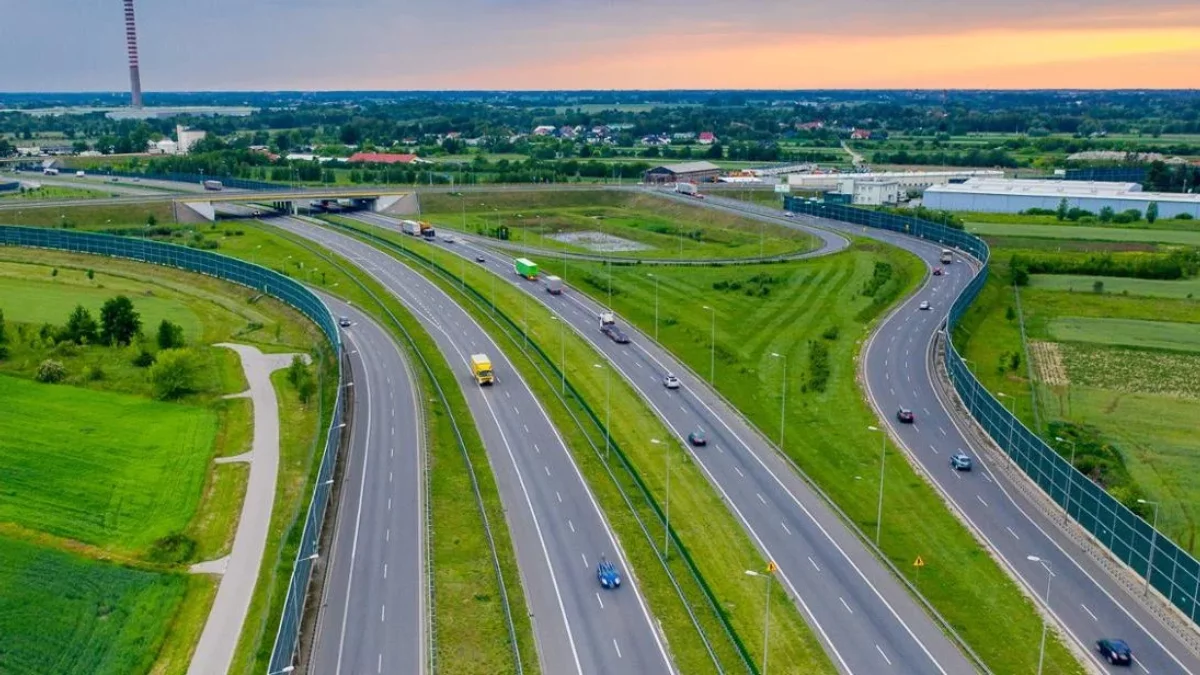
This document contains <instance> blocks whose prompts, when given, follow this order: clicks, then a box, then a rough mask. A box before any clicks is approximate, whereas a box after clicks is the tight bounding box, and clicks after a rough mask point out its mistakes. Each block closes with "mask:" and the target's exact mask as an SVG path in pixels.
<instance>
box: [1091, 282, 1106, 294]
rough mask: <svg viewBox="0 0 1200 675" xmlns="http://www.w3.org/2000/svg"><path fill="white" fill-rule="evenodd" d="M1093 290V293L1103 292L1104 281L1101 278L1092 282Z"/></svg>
mask: <svg viewBox="0 0 1200 675" xmlns="http://www.w3.org/2000/svg"><path fill="white" fill-rule="evenodd" d="M1092 292H1093V293H1103V292H1104V282H1103V281H1100V280H1099V279H1097V280H1095V281H1094V282H1092Z"/></svg>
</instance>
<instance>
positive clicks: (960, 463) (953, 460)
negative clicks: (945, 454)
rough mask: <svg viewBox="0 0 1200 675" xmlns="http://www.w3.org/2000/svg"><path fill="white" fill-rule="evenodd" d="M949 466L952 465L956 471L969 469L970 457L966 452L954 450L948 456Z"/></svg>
mask: <svg viewBox="0 0 1200 675" xmlns="http://www.w3.org/2000/svg"><path fill="white" fill-rule="evenodd" d="M950 466H952V467H954V469H955V470H956V471H970V470H971V458H970V457H968V456H967V455H966V453H963V452H956V453H954V454H953V455H951V456H950Z"/></svg>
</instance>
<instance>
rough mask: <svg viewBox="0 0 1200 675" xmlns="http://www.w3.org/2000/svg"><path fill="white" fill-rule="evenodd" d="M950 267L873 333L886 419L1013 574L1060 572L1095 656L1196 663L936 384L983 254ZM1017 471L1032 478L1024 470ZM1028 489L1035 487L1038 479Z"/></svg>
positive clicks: (1036, 591)
mask: <svg viewBox="0 0 1200 675" xmlns="http://www.w3.org/2000/svg"><path fill="white" fill-rule="evenodd" d="M709 201H710V202H713V203H715V204H719V205H721V206H722V207H724V208H732V209H736V210H739V211H744V212H751V213H755V214H757V215H761V216H764V217H770V218H772V219H773V220H776V221H778V222H788V221H790V220H791V219H786V220H785V219H784V218H781V217H780V216H781V215H782V212H781V211H779V210H778V209H771V208H769V207H765V206H757V205H750V204H744V203H736V202H734V203H731V200H724V199H713V198H712V197H711V196H710V197H709ZM798 219H801V218H799V217H798ZM802 220H804V221H805V222H806V223H808V224H811V225H816V226H819V227H822V228H829V229H832V230H836V231H840V232H845V233H853V234H855V235H860V236H866V237H870V238H872V239H877V240H880V241H884V242H886V243H888V244H891V245H893V246H897V247H899V248H902V249H904V250H906V251H909V252H911V253H913V254H915V255H917V256H919V257H920V258H921V259H922V260H923V261H925V263H926V265H928V266H929V267H930V268H932V267H934V266H937V265H938V264H939V263H938V262H937V259H938V255H939V253H940V251H941V248H940V247H939V246H938V245H936V244H931V243H929V242H927V241H924V240H921V239H919V238H916V237H910V236H906V235H902V234H898V233H894V232H889V231H885V230H876V229H868V228H863V227H861V226H857V225H851V224H848V223H843V222H840V221H833V220H827V219H818V218H807V217H806V218H802ZM946 268H947V270H948V273H947V274H946V275H945V276H941V277H935V276H932V275H930V276H929V277H927V279H926V281H925V284H924V285H923V286H922V287H921V289H920V290H919V291H917V293H916V294H915V295H913V296H912V297H911V298H909V299H908V300H907V301H906V302H905V303H903V304H902V305H901V306H900V307H899V308H898V309H897V310H896V311H895V312H894V313H893V314H892V315H890V316H889V317H888V318H886V319H885V320H884V321H883V322H882V323H881V324H880V326H879V328H878V329H877V330H876V332H875V333H874V335H873V336H872V337H871V340H870V343H869V344H868V346H867V348H866V350H865V352H864V358H863V363H862V370H863V373H864V375H865V380H866V383H867V393H868V397H869V398H870V400H871V404H872V405H873V406H874V407H875V409H876V411H877V412H878V414H879V415H880V418H881V419H883V420H884V421H885V422H887V423H888V425H889V427H890V431H891V434H892V436H893V438H894V439H896V440H897V441H898V442H899V443H900V445H901V446H902V447H903V448H904V449H905V451H906V452H907V453H908V455H909V457H910V458H912V459H913V460H915V461H916V462H917V464H918V465H920V467H921V468H922V469H923V470H924V471H925V473H926V474H927V475H928V476H929V477H930V479H931V480H932V481H933V482H934V484H935V485H936V487H937V488H938V489H939V490H940V491H941V492H942V494H943V496H945V498H946V499H947V500H948V501H950V503H951V504H952V505H953V510H954V511H955V512H956V514H957V515H958V516H959V517H960V518H961V519H962V520H964V522H966V523H967V525H968V526H969V527H971V528H972V529H973V530H974V531H975V533H976V535H977V536H979V537H982V538H983V539H984V540H985V541H986V542H987V545H988V547H989V548H990V549H991V551H992V553H993V555H994V556H996V557H998V558H999V559H1000V560H1001V562H1002V564H1003V565H1004V567H1005V568H1006V569H1007V570H1008V572H1009V574H1010V575H1013V576H1014V577H1015V578H1016V579H1017V580H1018V581H1019V582H1020V583H1021V584H1023V585H1024V586H1025V587H1026V589H1027V590H1028V591H1029V593H1030V595H1032V596H1033V597H1036V598H1038V600H1039V602H1042V597H1043V592H1044V589H1045V584H1046V579H1047V575H1046V571H1045V570H1044V569H1043V568H1042V567H1041V565H1039V564H1037V563H1033V562H1030V561H1029V560H1028V556H1031V555H1032V556H1037V557H1039V558H1042V559H1044V560H1046V561H1048V562H1049V564H1050V567H1051V569H1052V570H1053V573H1054V577H1053V581H1052V584H1051V586H1052V592H1051V598H1050V605H1049V610H1050V612H1051V613H1052V614H1053V616H1054V618H1055V619H1056V620H1057V622H1058V624H1059V625H1060V626H1061V627H1062V628H1063V629H1064V631H1065V633H1066V635H1068V636H1069V637H1070V639H1072V640H1073V641H1074V642H1075V643H1076V644H1077V646H1078V647H1079V649H1080V651H1081V652H1083V653H1086V654H1088V655H1089V656H1090V660H1091V661H1092V662H1093V665H1094V666H1096V667H1102V666H1106V664H1104V663H1103V662H1102V661H1101V660H1100V658H1099V656H1098V655H1097V654H1096V652H1095V649H1094V647H1095V643H1096V640H1098V639H1100V638H1105V637H1109V638H1112V637H1116V638H1121V639H1124V640H1126V641H1128V642H1129V644H1130V647H1132V649H1133V652H1134V658H1135V666H1134V669H1135V670H1138V671H1141V672H1145V673H1163V674H1166V673H1172V674H1177V673H1200V658H1197V656H1196V654H1194V653H1193V652H1191V651H1190V650H1189V649H1187V647H1185V646H1184V645H1183V643H1182V642H1180V641H1179V640H1178V639H1177V638H1176V637H1175V635H1174V633H1173V632H1172V631H1171V630H1169V629H1168V628H1167V627H1166V626H1164V625H1163V624H1162V623H1161V622H1160V621H1159V620H1158V619H1157V618H1155V616H1154V614H1152V613H1151V612H1149V611H1147V609H1146V608H1145V607H1144V606H1143V605H1142V604H1141V600H1140V599H1139V598H1137V597H1136V596H1134V595H1133V594H1131V593H1130V592H1129V591H1127V590H1126V589H1125V587H1124V586H1122V585H1121V584H1118V583H1117V582H1116V581H1115V580H1114V579H1113V578H1112V577H1111V576H1110V575H1109V573H1108V572H1107V571H1105V570H1104V569H1103V568H1102V567H1101V566H1100V565H1099V564H1097V563H1096V562H1095V560H1093V558H1092V557H1091V556H1090V555H1089V554H1088V553H1087V552H1085V551H1084V550H1083V549H1081V548H1080V546H1079V545H1078V544H1076V543H1075V542H1074V541H1072V539H1071V538H1070V537H1069V536H1067V534H1066V533H1064V532H1063V531H1062V529H1060V528H1061V527H1063V525H1062V522H1061V518H1047V517H1046V516H1045V515H1044V514H1043V512H1042V511H1041V510H1040V509H1039V508H1038V506H1037V505H1035V504H1033V503H1032V502H1031V501H1030V499H1029V498H1028V497H1027V496H1026V495H1025V492H1024V490H1022V489H1021V488H1019V487H1017V486H1016V485H1014V483H1013V478H1012V476H1013V474H1012V472H1010V471H1004V470H1000V465H1001V464H1004V463H1007V462H1008V460H1007V458H1004V457H1003V456H1001V455H999V454H997V453H993V452H992V451H988V450H986V449H985V448H984V447H982V446H981V444H979V443H976V442H974V441H973V440H972V439H973V438H974V436H973V435H971V434H967V433H965V432H966V430H967V429H969V428H970V427H971V425H973V424H974V422H973V421H972V420H970V419H969V418H963V417H958V416H956V415H955V414H953V413H951V412H950V408H951V407H952V401H951V400H949V399H948V398H943V395H942V394H941V393H939V392H940V389H941V388H940V387H936V386H935V379H934V378H935V377H936V376H937V375H936V371H935V362H934V358H933V355H932V353H931V352H932V348H933V342H934V338H935V337H936V336H937V331H938V329H939V328H940V327H941V326H942V323H943V321H944V320H945V317H946V314H947V313H948V312H949V309H950V306H951V304H953V302H954V300H955V299H956V298H957V297H958V296H959V294H960V293H961V292H962V290H963V288H965V287H966V285H967V283H968V282H970V280H971V278H972V277H973V276H974V275H975V274H977V273H978V269H979V267H978V262H977V261H974V260H973V259H969V258H967V259H960V260H959V261H958V262H956V263H954V264H952V265H947V266H946ZM922 300H927V301H929V302H930V304H931V306H932V309H931V310H930V311H921V310H918V309H917V306H918V304H919V303H920V302H921V301H922ZM900 406H906V407H908V408H910V409H912V410H913V411H914V412H915V413H916V416H917V419H916V423H915V424H912V425H908V424H904V425H902V424H899V423H898V422H897V420H896V417H895V412H896V410H897V408H898V407H900ZM959 449H962V450H965V451H966V452H967V453H968V454H970V455H971V456H972V457H973V458H974V459H975V460H976V463H977V464H978V470H976V471H972V472H971V473H970V474H965V475H964V474H962V473H959V472H957V471H953V470H951V469H950V467H949V456H950V454H951V453H953V452H956V451H958V450H959ZM993 467H996V470H993ZM1017 480H1021V481H1026V482H1027V479H1026V478H1024V476H1021V477H1020V478H1018V479H1017ZM1032 490H1034V491H1036V490H1038V488H1037V487H1036V486H1033V487H1032ZM1072 527H1074V525H1072Z"/></svg>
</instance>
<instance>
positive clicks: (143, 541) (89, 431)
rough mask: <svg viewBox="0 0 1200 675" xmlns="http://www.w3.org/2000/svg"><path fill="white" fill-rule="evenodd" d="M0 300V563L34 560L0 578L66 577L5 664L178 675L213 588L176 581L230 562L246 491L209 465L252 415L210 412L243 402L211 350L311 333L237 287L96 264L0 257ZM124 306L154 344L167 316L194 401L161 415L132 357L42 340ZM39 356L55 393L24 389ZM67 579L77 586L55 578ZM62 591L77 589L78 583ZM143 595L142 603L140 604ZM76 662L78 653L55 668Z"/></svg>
mask: <svg viewBox="0 0 1200 675" xmlns="http://www.w3.org/2000/svg"><path fill="white" fill-rule="evenodd" d="M89 269H90V270H93V274H92V275H89V274H88V272H87V271H88V270H89ZM89 276H92V277H93V278H89ZM0 289H3V292H2V293H0V297H3V298H4V303H3V308H4V309H5V310H6V319H7V324H8V325H7V331H6V332H7V335H8V338H9V341H8V345H7V347H8V350H9V354H8V358H7V359H5V360H3V361H0V373H3V377H0V381H2V382H3V383H4V388H5V396H4V398H5V400H6V401H10V402H17V403H15V404H14V406H13V407H12V408H11V409H10V410H11V414H7V415H5V416H4V418H3V424H4V426H5V427H6V429H5V430H4V432H3V433H0V437H2V438H3V439H4V440H2V441H0V463H3V464H4V465H5V473H6V474H7V475H10V476H12V477H13V478H14V480H13V482H12V483H10V484H9V485H10V487H11V488H12V489H11V490H10V491H9V492H7V493H6V495H5V497H4V498H0V512H3V513H4V516H3V520H5V521H6V524H5V526H4V527H3V528H0V536H3V537H4V538H5V539H6V541H9V542H10V543H12V546H11V547H10V546H8V545H6V546H4V547H0V548H3V550H5V551H9V550H11V551H13V552H19V549H18V548H17V544H16V543H15V542H23V544H24V545H25V546H35V547H39V548H41V549H43V552H40V553H38V552H35V553H28V552H27V553H23V554H21V555H20V556H17V557H15V558H14V559H13V561H12V566H11V567H9V568H8V569H11V570H12V574H13V575H16V576H14V577H12V578H26V579H27V578H28V575H29V574H31V573H33V572H31V571H30V570H27V569H22V567H21V565H23V564H25V562H28V561H35V562H45V563H46V564H48V565H49V564H51V563H52V564H53V565H56V566H58V567H61V568H63V569H64V574H62V575H58V576H49V577H48V578H47V579H46V580H44V581H43V582H42V583H40V584H38V585H36V586H35V588H37V589H38V592H39V593H43V594H45V596H46V598H47V599H46V601H45V603H44V604H45V606H47V607H51V606H61V607H62V608H63V612H64V613H44V614H42V615H41V619H42V620H41V621H40V622H24V623H21V624H19V626H18V625H14V627H13V628H12V629H11V630H9V629H6V630H5V634H6V635H8V636H10V637H11V638H12V639H13V640H14V641H15V643H16V644H20V645H21V648H20V649H17V650H15V651H13V652H10V654H11V655H12V656H11V658H12V659H14V663H22V664H25V665H26V666H28V667H29V668H32V670H33V671H34V672H48V671H53V672H114V673H127V672H144V671H145V670H147V669H149V667H150V664H154V669H155V672H163V673H174V672H183V671H184V670H186V667H187V660H188V658H189V655H190V652H191V650H192V648H193V647H194V644H195V640H196V638H197V637H198V634H199V630H200V628H201V627H202V625H203V622H204V619H205V615H206V612H207V608H208V605H209V603H211V600H212V597H213V594H214V592H215V582H214V581H213V580H212V579H209V578H207V577H198V576H188V575H185V574H184V573H183V571H184V568H185V567H186V565H187V564H188V563H190V562H195V561H199V560H204V559H210V558H214V557H219V556H220V555H224V554H225V553H227V552H228V548H229V545H230V544H231V542H232V536H233V529H234V525H235V523H236V517H237V512H238V510H239V509H240V505H241V499H242V495H243V493H244V489H245V480H246V468H245V467H244V466H243V465H223V466H212V465H210V459H211V458H212V457H214V456H220V455H230V454H238V453H240V452H242V451H244V450H245V449H246V448H247V447H248V443H249V440H248V439H249V434H250V422H249V406H248V402H246V401H242V400H224V399H222V398H221V395H222V394H226V393H233V392H237V391H240V390H242V389H244V388H245V381H244V378H243V377H242V375H241V370H240V366H239V364H238V360H237V357H236V355H234V354H233V353H232V352H229V351H228V350H224V349H219V348H214V347H209V346H207V345H209V344H211V343H213V342H218V341H226V340H238V341H243V342H247V341H248V342H252V343H257V344H258V345H259V346H260V348H263V349H265V350H268V351H272V350H275V351H278V350H281V349H284V350H289V351H290V350H294V349H301V350H302V349H305V348H307V347H306V346H307V345H311V344H313V341H314V340H315V338H316V336H315V333H314V332H313V331H314V330H315V329H313V328H312V327H311V326H309V325H308V324H306V323H304V322H303V321H302V320H301V319H300V317H298V316H297V315H295V314H294V313H292V312H291V311H290V310H287V309H286V308H284V307H283V306H281V305H278V304H276V303H274V302H273V301H263V302H260V303H258V304H257V305H254V306H248V305H245V304H244V301H243V297H242V291H241V289H240V288H238V287H233V286H230V285H227V284H223V283H221V282H218V281H216V280H211V279H208V278H204V277H195V276H193V275H188V274H186V273H182V272H178V271H175V270H165V269H162V268H148V267H147V266H144V265H139V264H136V263H131V262H127V261H120V260H113V259H105V258H95V257H91V256H77V255H70V254H65V253H58V252H49V251H27V250H23V249H5V250H4V251H3V252H0ZM120 293H123V294H125V295H127V296H129V297H131V298H133V300H134V305H135V309H137V310H139V311H141V313H142V320H143V331H144V332H147V333H151V334H152V333H153V331H154V329H155V328H156V323H157V321H159V320H161V319H169V320H171V321H173V322H175V323H177V324H179V325H180V326H181V327H182V328H183V331H184V337H185V340H186V342H187V343H188V345H189V347H190V348H191V349H192V350H193V351H194V353H195V355H196V360H197V363H198V365H199V368H198V376H197V379H196V383H195V386H194V393H192V394H189V395H187V396H185V397H184V398H183V399H182V400H180V401H178V402H172V403H165V402H158V401H155V400H151V396H152V391H151V387H150V385H149V383H148V382H147V379H146V374H145V370H143V369H141V368H138V367H137V366H135V365H133V363H132V360H133V356H135V355H136V354H137V353H138V351H139V350H140V348H141V347H139V346H135V347H134V348H121V349H117V348H110V347H103V346H75V345H68V344H62V343H59V344H53V343H52V341H51V340H49V339H47V338H45V337H43V336H42V335H41V327H42V326H43V325H44V324H46V323H48V322H53V323H55V324H58V325H61V324H62V323H63V322H64V321H65V319H66V316H67V314H68V313H69V312H70V310H71V309H72V308H73V307H74V306H75V305H76V304H82V305H84V306H85V307H87V308H88V309H90V310H91V311H92V313H93V315H96V314H97V310H98V308H99V305H100V304H101V303H102V302H103V300H105V299H107V298H109V297H112V296H113V295H116V294H120ZM264 326H267V327H272V328H274V330H271V329H270V328H264ZM149 349H150V351H153V347H152V346H150V347H149ZM47 357H49V358H53V359H55V360H57V361H60V362H61V363H63V365H64V367H65V369H66V373H67V379H66V381H65V382H64V383H62V384H58V385H44V384H39V383H35V382H32V381H31V378H32V374H33V371H34V370H36V368H37V366H38V364H39V363H41V361H42V360H44V359H45V358H47ZM6 409H9V408H6ZM310 426H311V425H310ZM28 429H39V430H41V433H39V434H37V435H30V434H28V433H27V432H26V431H25V430H28ZM296 429H297V432H298V433H302V432H304V430H305V427H304V425H302V424H298V425H296ZM312 431H313V430H312V429H311V428H310V429H308V433H310V434H311V432H312ZM81 450H85V451H86V452H81ZM286 450H287V449H286V448H285V453H286ZM55 549H59V550H61V551H63V553H61V554H60V553H56V552H55ZM22 561H25V562H22ZM106 561H117V562H119V563H120V565H121V567H115V566H113V565H112V564H109V563H108V562H106ZM63 566H66V567H63ZM70 567H74V568H76V569H79V570H84V569H85V568H86V571H83V572H79V573H78V574H73V573H70V572H65V570H66V569H68V568H70ZM22 575H24V576H22ZM60 577H61V578H60ZM73 578H76V580H77V578H85V579H88V580H89V581H88V583H86V584H84V585H82V586H77V585H75V581H73V580H72V579H73ZM55 579H58V581H57V583H56V582H55V581H54V580H55ZM105 579H111V581H112V584H111V585H110V584H108V583H107V582H106V581H105ZM131 584H132V585H131ZM143 586H144V587H145V589H148V590H145V591H143V590H138V589H139V588H141V587H143ZM71 588H75V590H74V591H72V590H70V589H71ZM31 593H32V591H29V590H26V591H25V592H24V593H23V594H22V595H21V596H20V597H21V598H23V602H32V601H31ZM6 597H17V596H16V595H12V596H7V595H6ZM58 597H61V598H67V599H70V600H71V601H74V602H78V603H79V605H80V606H86V605H88V604H89V603H94V606H97V607H100V608H101V610H100V611H98V612H93V613H92V614H91V615H90V620H91V623H81V618H80V617H81V616H89V615H87V614H86V613H85V614H82V615H81V614H80V613H79V612H78V611H76V610H72V609H71V608H70V607H69V606H68V605H69V603H67V602H58V604H56V600H53V599H51V598H58ZM130 603H134V604H130ZM131 617H132V618H131ZM114 619H121V621H119V622H118V621H115V620H114ZM64 622H66V623H65V624H64ZM63 625H70V626H72V628H71V629H70V632H71V633H72V634H73V635H75V636H76V637H77V639H76V641H75V642H71V641H68V640H64V641H52V640H46V639H44V637H43V636H44V634H55V632H56V631H57V632H62V626H63ZM18 627H19V628H20V631H19V630H18ZM21 631H24V633H21ZM129 631H135V632H134V633H129ZM96 636H101V638H100V639H102V640H103V641H104V642H105V643H106V644H107V643H112V644H113V645H115V646H120V645H125V646H124V647H122V648H121V649H120V653H108V652H105V651H104V650H99V649H95V648H94V647H92V646H88V645H89V644H90V641H92V640H93V639H96ZM130 645H133V646H130ZM76 649H83V650H84V651H85V652H87V653H86V654H84V655H82V656H78V657H70V658H72V659H75V660H71V661H61V660H60V659H62V658H63V655H64V654H72V653H73V651H74V650H76ZM89 658H90V659H93V660H91V661H89V660H88V659H89ZM39 664H40V665H39ZM47 669H48V670H47Z"/></svg>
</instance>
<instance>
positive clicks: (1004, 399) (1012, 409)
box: [996, 391, 1017, 452]
mask: <svg viewBox="0 0 1200 675" xmlns="http://www.w3.org/2000/svg"><path fill="white" fill-rule="evenodd" d="M996 395H997V396H999V397H1000V405H1002V406H1004V409H1005V410H1007V411H1008V414H1009V415H1010V417H1009V419H1008V448H1007V449H1008V451H1009V452H1012V438H1013V430H1014V429H1016V427H1017V413H1016V406H1010V405H1009V404H1008V399H1009V395H1008V394H1006V393H1004V392H1002V391H998V392H996Z"/></svg>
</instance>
